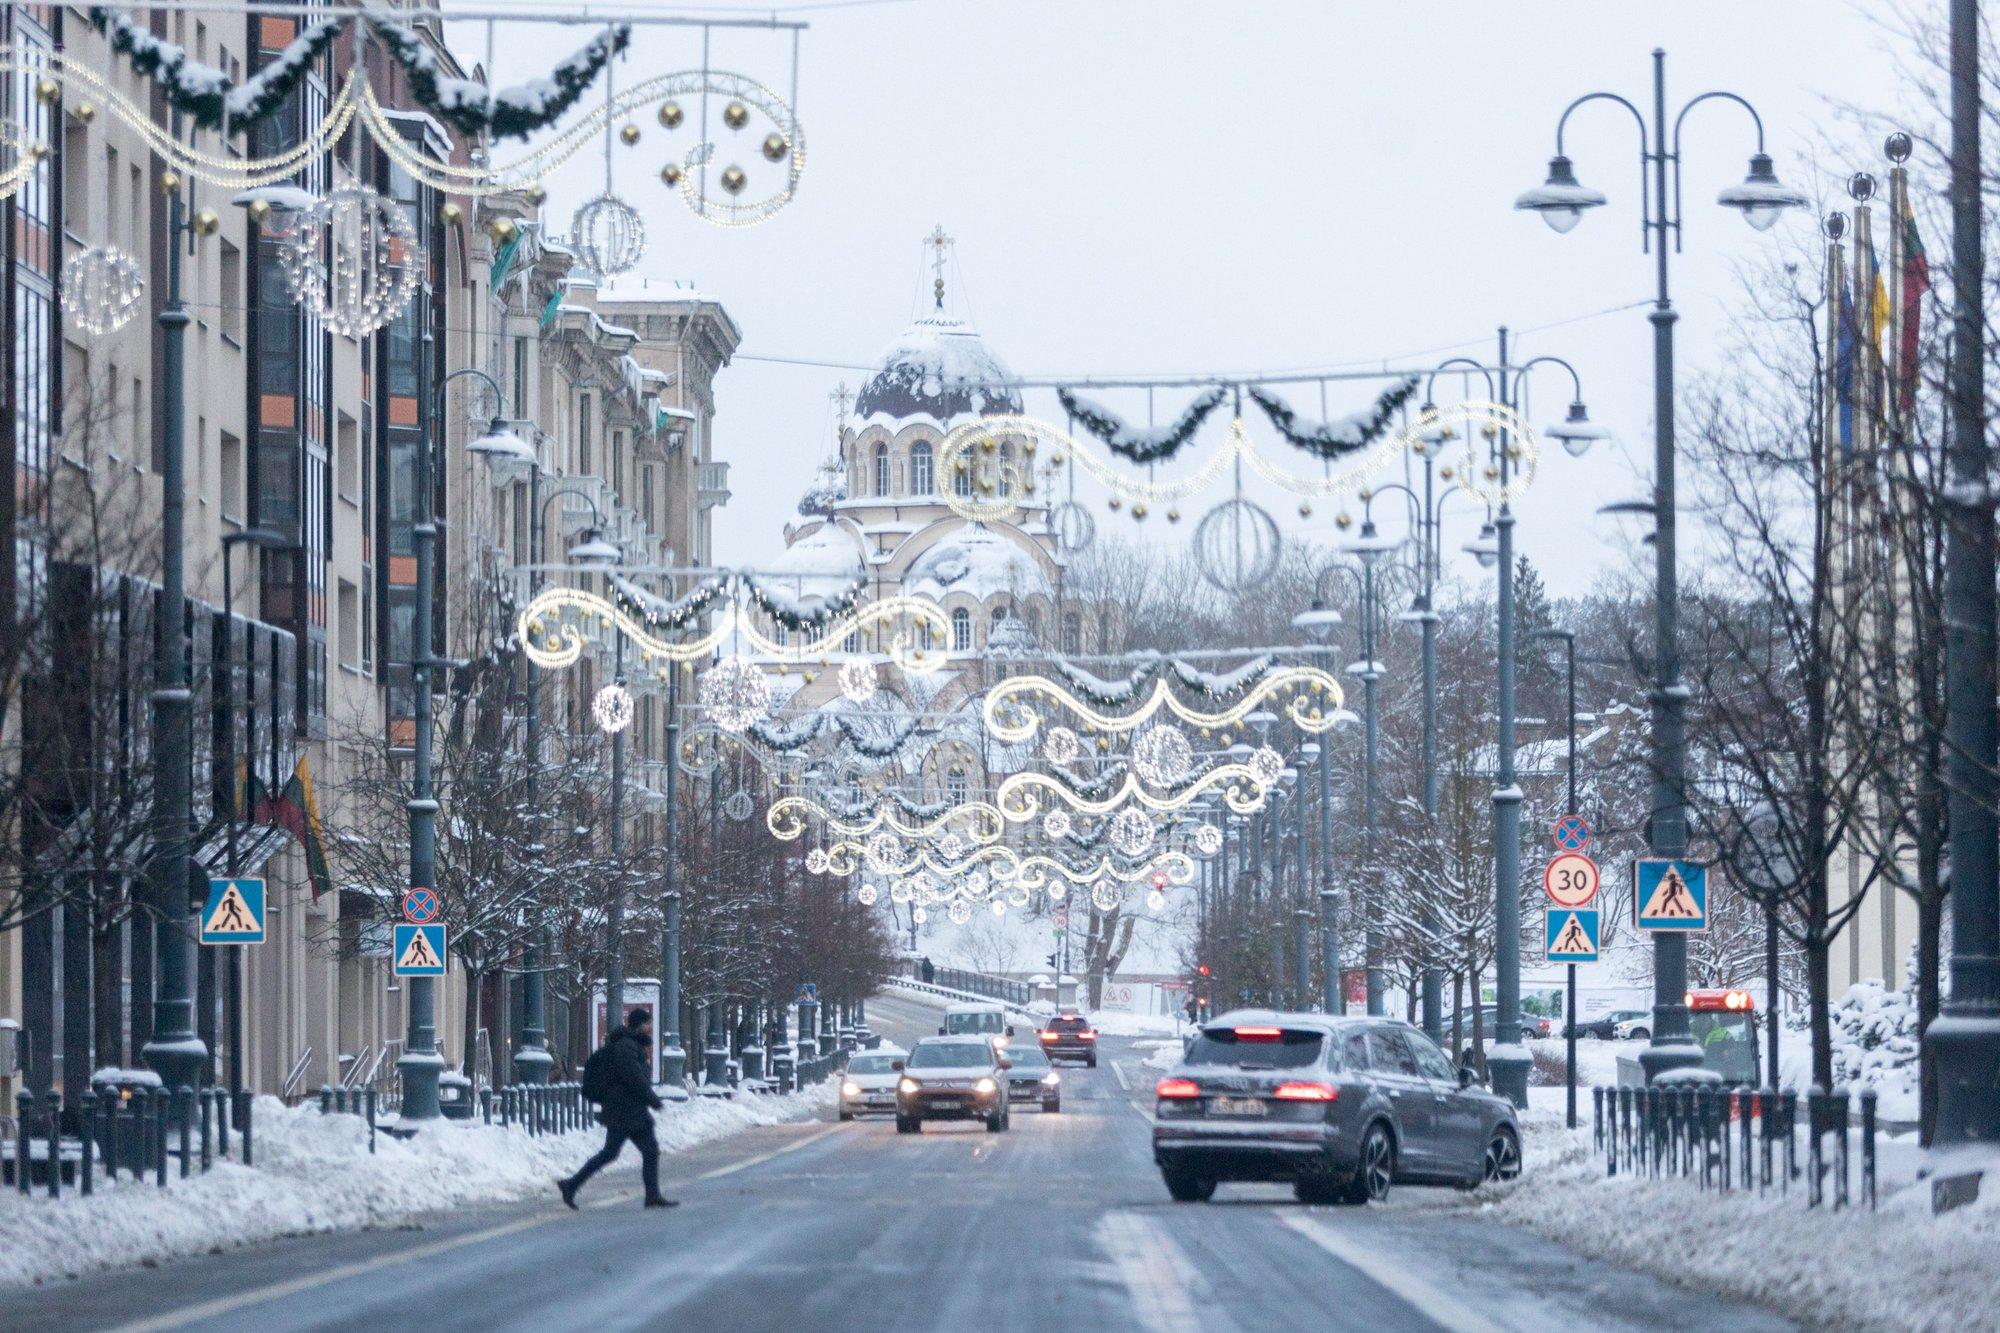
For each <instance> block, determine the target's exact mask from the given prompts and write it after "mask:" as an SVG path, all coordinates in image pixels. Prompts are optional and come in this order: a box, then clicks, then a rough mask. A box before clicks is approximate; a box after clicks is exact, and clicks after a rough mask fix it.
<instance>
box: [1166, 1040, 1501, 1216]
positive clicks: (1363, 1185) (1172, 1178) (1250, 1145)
mask: <svg viewBox="0 0 2000 1333" xmlns="http://www.w3.org/2000/svg"><path fill="white" fill-rule="evenodd" d="M1154 1093H1155V1098H1156V1105H1155V1115H1154V1121H1153V1160H1154V1162H1155V1163H1156V1164H1157V1165H1158V1166H1159V1168H1160V1175H1161V1177H1162V1179H1164V1180H1165V1182H1166V1186H1167V1192H1168V1193H1169V1194H1171V1195H1172V1196H1173V1197H1174V1199H1175V1200H1176V1201H1178V1202H1182V1203H1191V1202H1201V1201H1204V1200H1207V1199H1209V1198H1211V1197H1212V1196H1213V1195H1214V1193H1215V1188H1216V1185H1217V1183H1218V1182H1221V1181H1230V1180H1257V1181H1263V1180H1279V1181H1289V1182H1291V1185H1292V1190H1293V1193H1294V1194H1295V1195H1296V1196H1297V1197H1298V1199H1299V1201H1300V1202H1301V1203H1356V1204H1358V1203H1368V1202H1371V1201H1373V1202H1380V1201H1381V1200H1383V1199H1385V1198H1387V1197H1388V1194H1389V1187H1390V1185H1391V1184H1394V1183H1397V1182H1408V1183H1412V1184H1450V1185H1458V1186H1461V1187H1466V1188H1470V1187H1473V1186H1477V1185H1479V1184H1480V1183H1482V1182H1484V1181H1490V1180H1511V1179H1513V1178H1514V1177H1515V1176H1517V1175H1519V1174H1520V1171H1521V1129H1520V1125H1519V1123H1518V1122H1517V1121H1516V1119H1515V1116H1514V1108H1513V1106H1512V1104H1511V1103H1509V1102H1508V1101H1507V1100H1506V1099H1505V1098H1503V1097H1498V1096H1495V1095H1494V1094H1493V1093H1492V1092H1490V1091H1488V1090H1487V1089H1486V1088H1484V1087H1481V1086H1479V1084H1478V1082H1477V1080H1476V1078H1475V1077H1474V1075H1473V1073H1472V1071H1471V1070H1470V1069H1465V1070H1454V1069H1453V1068H1452V1066H1451V1062H1450V1061H1449V1060H1447V1059H1446V1058H1445V1054H1444V1052H1443V1051H1441V1050H1439V1049H1438V1048H1437V1046H1436V1044H1435V1043H1433V1042H1432V1041H1431V1040H1430V1039H1429V1038H1428V1037H1426V1036H1424V1034H1423V1033H1421V1032H1419V1031H1417V1030H1416V1029H1415V1028H1413V1027H1411V1026H1410V1025H1409V1024H1407V1023H1402V1022H1398V1021H1396V1020H1394V1019H1385V1018H1359V1017H1355V1018H1349V1017H1336V1016H1330V1015H1325V1014H1298V1013H1273V1012H1270V1011H1266V1010H1238V1011H1235V1012H1232V1013H1227V1014H1224V1015H1222V1016H1221V1017H1220V1018H1216V1019H1214V1020H1211V1021H1210V1022H1209V1023H1206V1024H1204V1025H1203V1026H1202V1028H1201V1031H1200V1033H1199V1035H1198V1036H1197V1037H1196V1038H1195V1040H1194V1041H1193V1042H1192V1043H1191V1044H1190V1045H1189V1047H1188V1050H1187V1053H1186V1055H1185V1056H1184V1057H1183V1059H1182V1061H1181V1063H1180V1064H1178V1065H1177V1066H1175V1067H1174V1068H1173V1069H1172V1070H1170V1071H1169V1072H1168V1074H1167V1076H1166V1077H1165V1078H1162V1079H1161V1080H1160V1081H1159V1084H1158V1085H1157V1087H1156V1088H1155V1089H1154Z"/></svg>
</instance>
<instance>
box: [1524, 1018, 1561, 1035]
mask: <svg viewBox="0 0 2000 1333" xmlns="http://www.w3.org/2000/svg"><path fill="white" fill-rule="evenodd" d="M1562 1034H1563V1022H1562V1020H1561V1019H1560V1018H1551V1017H1549V1016H1548V1015H1547V1014H1522V1015H1521V1035H1522V1036H1523V1037H1534V1038H1537V1039H1541V1038H1547V1037H1560V1036H1562Z"/></svg>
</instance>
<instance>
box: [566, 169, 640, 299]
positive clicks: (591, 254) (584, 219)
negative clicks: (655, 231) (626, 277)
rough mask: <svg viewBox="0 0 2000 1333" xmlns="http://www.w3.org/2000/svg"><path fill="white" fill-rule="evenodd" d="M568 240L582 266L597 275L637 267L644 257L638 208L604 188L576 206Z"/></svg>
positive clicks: (600, 275) (627, 271) (605, 274)
mask: <svg viewBox="0 0 2000 1333" xmlns="http://www.w3.org/2000/svg"><path fill="white" fill-rule="evenodd" d="M570 240H571V243H572V244H573V245H574V246H575V247H576V253H577V257H578V258H579V259H581V260H582V261H583V263H584V266H585V267H586V268H588V269H589V270H590V271H591V272H592V273H594V274H596V275H597V276H598V277H600V278H614V277H617V276H618V275H619V274H620V273H629V272H631V271H632V270H633V269H635V268H637V267H638V266H639V261H640V260H641V259H643V258H644V257H645V254H646V224H645V222H644V220H642V219H641V218H640V216H639V210H638V209H636V208H634V207H632V205H630V204H628V203H626V202H625V201H624V200H623V199H620V198H619V197H618V196H617V195H615V194H612V193H611V192H610V191H609V190H606V191H605V193H603V194H600V195H598V196H596V197H595V198H593V199H590V200H588V201H587V202H585V204H584V205H583V207H581V208H579V209H577V210H576V216H575V217H574V218H572V219H571V221H570Z"/></svg>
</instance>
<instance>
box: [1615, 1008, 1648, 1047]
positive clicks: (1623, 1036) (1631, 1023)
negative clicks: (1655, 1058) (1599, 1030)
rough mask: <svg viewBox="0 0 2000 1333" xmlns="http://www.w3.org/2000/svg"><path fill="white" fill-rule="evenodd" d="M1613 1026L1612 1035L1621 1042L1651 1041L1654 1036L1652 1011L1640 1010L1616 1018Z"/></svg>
mask: <svg viewBox="0 0 2000 1333" xmlns="http://www.w3.org/2000/svg"><path fill="white" fill-rule="evenodd" d="M1616 1017H1617V1021H1616V1022H1615V1023H1613V1024H1612V1025H1611V1035H1612V1036H1613V1037H1616V1038H1617V1039H1618V1040H1619V1041H1650V1040H1651V1039H1652V1036H1653V1014H1652V1011H1651V1010H1650V1009H1638V1010H1633V1011H1631V1012H1628V1013H1626V1014H1623V1015H1621V1016H1616Z"/></svg>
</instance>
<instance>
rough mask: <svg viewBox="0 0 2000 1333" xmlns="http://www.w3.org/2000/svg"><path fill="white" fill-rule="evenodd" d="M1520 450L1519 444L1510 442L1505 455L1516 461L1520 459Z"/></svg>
mask: <svg viewBox="0 0 2000 1333" xmlns="http://www.w3.org/2000/svg"><path fill="white" fill-rule="evenodd" d="M1521 452H1522V450H1521V446H1520V445H1518V444H1510V445H1508V446H1507V457H1508V458H1509V459H1512V460H1514V461H1516V462H1518V461H1520V457H1521Z"/></svg>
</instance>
